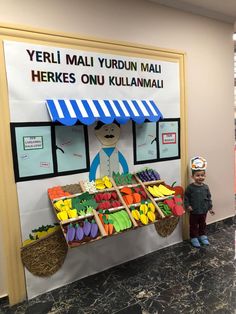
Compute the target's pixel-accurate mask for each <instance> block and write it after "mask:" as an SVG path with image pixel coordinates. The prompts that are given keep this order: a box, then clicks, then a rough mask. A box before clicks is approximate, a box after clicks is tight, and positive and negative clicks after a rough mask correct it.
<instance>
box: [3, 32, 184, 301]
mask: <svg viewBox="0 0 236 314" xmlns="http://www.w3.org/2000/svg"><path fill="white" fill-rule="evenodd" d="M2 34H3V35H2V36H1V55H0V56H1V61H2V64H3V67H4V69H3V71H1V82H2V83H3V84H2V86H3V89H2V90H1V100H2V101H4V103H5V104H8V105H9V107H8V110H9V114H8V110H5V111H4V112H3V113H4V114H3V117H4V118H5V119H4V120H3V121H5V122H4V124H2V125H1V129H0V131H1V132H0V133H5V134H7V136H6V137H5V139H4V138H3V137H1V147H2V146H3V145H5V146H7V153H8V156H7V158H5V159H4V162H3V164H2V166H1V167H6V168H7V169H9V168H11V167H12V164H10V163H9V162H6V160H7V159H8V160H10V161H11V162H13V161H12V159H11V155H10V154H9V152H10V153H11V151H12V148H13V152H14V144H13V147H11V141H10V132H9V123H13V124H14V123H15V124H16V123H25V124H26V127H27V128H26V129H25V128H21V127H19V128H15V131H14V136H15V138H14V141H15V150H16V151H18V153H17V158H15V159H14V166H15V169H16V168H17V167H18V177H19V178H20V177H21V178H24V177H25V178H30V177H31V178H34V179H37V180H34V181H29V180H28V182H27V181H25V182H24V181H22V182H18V183H17V185H16V186H15V187H14V188H15V192H16V194H15V195H13V196H12V195H11V197H10V196H7V197H6V200H4V201H3V203H4V202H5V204H6V208H9V207H10V205H11V204H12V202H16V203H17V199H18V204H19V208H18V210H19V213H16V212H15V213H14V216H15V217H18V215H19V216H20V228H19V226H18V227H17V228H14V239H15V238H17V237H18V238H20V234H22V235H23V240H24V237H25V236H26V235H27V234H28V233H29V232H30V230H31V229H32V228H35V227H36V226H35V224H37V223H42V224H47V223H51V222H53V221H54V216H53V213H52V211H51V208H50V204H49V202H48V198H47V189H48V188H49V187H51V186H54V185H58V183H60V184H67V183H68V182H70V183H74V182H78V181H79V180H80V179H83V180H85V179H88V161H89V160H92V159H93V158H94V157H95V156H96V154H97V152H98V151H99V149H100V148H101V145H100V143H98V141H97V139H96V137H95V135H94V131H93V127H94V126H91V127H90V128H88V137H87V138H86V135H85V133H84V132H82V127H81V126H78V127H77V128H74V129H73V127H69V128H68V129H67V131H66V132H64V130H65V129H63V130H62V127H61V126H56V127H55V128H54V134H53V137H51V139H50V136H49V128H48V126H47V127H46V126H44V127H40V126H36V128H32V126H30V125H28V126H27V124H28V123H37V124H40V123H49V122H50V116H49V114H48V111H47V108H46V104H45V103H46V100H47V99H63V100H68V99H102V100H105V99H115V100H132V99H133V98H134V95H135V99H140V100H143V99H144V100H145V99H152V100H154V101H155V102H156V103H157V105H158V108H159V110H160V112H161V114H162V115H163V118H164V120H163V121H161V122H159V123H158V125H159V126H157V124H155V126H154V124H153V125H152V122H150V124H149V125H150V127H148V128H147V130H146V131H145V132H144V134H145V135H150V134H151V136H152V140H151V142H152V141H153V140H154V142H153V143H152V144H149V149H150V147H151V148H152V154H153V158H152V160H156V158H158V163H156V164H155V167H156V170H158V171H159V172H160V173H161V175H162V177H164V178H165V179H167V181H171V180H173V178H175V179H177V181H178V182H179V183H181V181H182V183H183V181H184V177H185V176H184V173H185V171H184V167H185V164H186V160H185V159H186V155H185V150H186V145H185V141H186V140H185V137H184V134H185V132H181V134H180V133H179V130H180V129H181V130H185V109H184V54H183V53H178V52H174V51H165V50H163V49H158V48H155V47H146V46H137V45H133V44H128V43H123V44H120V43H115V42H106V41H95V40H91V39H89V40H88V39H86V38H74V37H73V38H72V37H67V36H62V35H58V36H57V35H55V34H54V35H53V34H43V33H40V32H24V31H23V30H17V31H14V36H12V30H10V31H8V30H6V29H5V30H4V32H3V33H2ZM4 115H5V116H4ZM168 119H173V121H174V122H173V125H172V124H171V123H172V122H171V123H170V121H168ZM151 126H154V127H153V128H152V127H151ZM158 130H159V131H158ZM136 131H137V132H136V134H137V135H138V137H137V138H136V143H137V142H138V143H141V142H142V141H143V140H145V139H144V138H143V137H145V135H143V134H141V132H139V131H138V129H136ZM150 132H151V133H150ZM66 133H67V136H66V135H65V134H66ZM132 134H133V132H132V124H130V123H128V124H127V125H125V126H123V127H122V129H121V137H120V139H119V142H118V143H117V149H119V150H120V151H122V154H123V156H124V158H125V159H126V161H127V163H128V165H129V171H130V172H134V171H135V170H138V167H140V166H139V165H135V163H134V150H132V149H131V148H132V147H133V137H132ZM154 136H155V138H153V137H154ZM52 138H53V139H52ZM6 139H8V141H7V142H6ZM155 139H156V141H155ZM157 139H158V141H157ZM56 142H57V143H59V145H57V146H58V149H56V153H55V149H54V148H53V145H54V143H56ZM72 144H73V145H72ZM86 145H88V153H87V151H86V149H87V147H86ZM152 145H153V147H152ZM72 146H73V147H74V148H75V150H72ZM166 147H167V148H168V152H167V151H166V149H165V148H166ZM180 148H181V150H180ZM51 155H52V156H54V157H51ZM75 155H76V156H75ZM75 157H76V161H75V160H74V158H75ZM53 158H54V159H53ZM136 159H137V161H143V162H145V164H146V166H148V165H149V163H150V162H152V160H151V159H150V157H149V156H148V155H147V153H146V149H145V150H144V149H143V150H141V149H139V150H138V155H137V156H136ZM31 160H34V161H32V162H31ZM53 162H54V164H53ZM16 163H17V164H18V165H17V167H16V165H15V164H16ZM35 163H37V166H36V167H35ZM25 164H28V166H27V167H26V166H25ZM40 165H41V166H40ZM75 168H77V170H78V169H80V170H82V171H81V172H80V174H79V175H78V176H75V175H72V174H71V173H70V172H71V171H72V172H73V171H74V170H76V169H75ZM1 170H3V173H5V172H4V169H3V168H2V169H1ZM9 173H11V176H14V175H13V173H12V172H10V171H9ZM55 174H57V175H58V174H60V176H55ZM68 174H69V175H70V176H68ZM44 175H49V176H51V177H50V178H48V179H46V178H44V179H42V177H41V178H40V176H44ZM11 179H12V178H11ZM19 181H20V180H19ZM10 182H11V183H10ZM5 186H6V187H9V186H11V188H10V190H12V189H13V186H12V181H11V180H8V178H5ZM29 189H30V190H31V191H32V193H30V194H29V192H28V191H29ZM3 190H5V188H4V189H3ZM6 195H7V194H6ZM13 208H15V206H13ZM13 211H14V209H11V210H10V211H9V212H8V213H7V217H4V219H5V220H6V225H8V223H9V221H10V217H12V216H13ZM10 238H11V239H12V240H11V241H14V239H13V235H11V237H10ZM132 238H133V235H128V234H127V235H126V236H125V238H124V239H123V241H126V243H132V242H133V240H132V241H131V239H132ZM148 238H149V240H148ZM150 239H151V240H150ZM176 240H177V241H178V240H179V237H177V238H174V237H173V238H171V239H170V242H171V241H172V242H175V241H176ZM119 241H120V240H119V239H118V238H117V240H116V239H115V238H114V239H113V242H106V241H104V244H101V242H100V244H99V247H98V246H96V245H93V248H91V247H90V248H89V247H88V248H86V247H84V248H83V250H80V251H78V253H74V254H70V256H68V260H67V262H66V264H65V265H64V266H63V268H62V269H61V270H60V271H59V272H58V273H57V274H56V276H55V277H53V278H52V279H48V280H44V281H43V284H39V282H40V283H42V282H41V281H39V280H38V279H37V278H35V277H34V276H32V275H31V274H29V273H28V272H27V271H26V287H27V289H28V297H29V298H31V297H33V296H35V295H37V294H40V293H43V292H45V291H48V290H50V289H53V288H55V287H58V286H60V285H64V284H66V283H68V282H71V281H74V280H76V279H78V278H82V277H84V275H89V274H92V273H94V272H95V271H100V270H102V269H105V268H108V267H112V266H113V265H114V264H117V263H121V262H122V261H125V260H128V259H133V258H135V257H137V256H140V255H143V254H145V253H146V252H147V247H146V245H145V241H151V244H150V242H149V245H148V247H149V248H150V250H156V249H158V248H159V247H160V246H164V245H169V244H170V242H169V241H167V242H166V241H165V240H162V239H159V238H158V241H156V233H155V232H154V229H151V228H149V229H148V228H147V231H146V235H145V237H142V240H137V238H136V247H133V246H130V247H129V248H128V250H127V251H126V250H124V251H123V252H122V250H121V252H120V255H119V251H120V250H118V251H116V253H115V254H112V259H108V260H106V261H104V260H102V259H101V262H99V263H98V264H96V265H93V264H89V263H87V262H86V261H87V256H88V254H89V255H90V260H91V261H92V260H94V261H95V260H96V261H97V255H98V254H101V252H102V254H103V256H105V255H106V254H105V252H106V251H109V250H111V247H116V245H117V244H118V242H119ZM105 242H106V243H105ZM10 246H11V243H9V247H10ZM14 247H15V243H14ZM18 247H19V248H20V241H19V243H18ZM120 247H121V248H124V245H123V244H122V245H121V244H120ZM99 252H100V253H99ZM14 254H15V253H14ZM14 254H13V252H12V256H14ZM18 258H19V256H18ZM79 263H81V264H83V268H82V267H77V268H76V269H74V268H73V267H71V265H78V264H79ZM14 273H15V272H14ZM18 273H19V274H20V272H18ZM20 280H21V281H23V277H21V278H20Z"/></svg>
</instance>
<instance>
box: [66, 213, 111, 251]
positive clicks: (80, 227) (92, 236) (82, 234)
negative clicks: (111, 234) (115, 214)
mask: <svg viewBox="0 0 236 314" xmlns="http://www.w3.org/2000/svg"><path fill="white" fill-rule="evenodd" d="M60 226H61V229H62V232H63V234H64V237H65V239H66V242H67V245H68V247H69V248H74V247H78V246H81V245H84V244H88V243H92V242H94V241H97V240H100V239H102V238H103V237H104V236H106V233H105V230H104V228H103V226H102V224H101V221H100V219H99V218H98V216H97V213H94V214H93V215H90V216H89V217H78V218H77V219H76V220H74V221H73V222H67V221H63V222H61V223H60ZM73 228H74V230H72V229H73Z"/></svg>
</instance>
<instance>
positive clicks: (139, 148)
mask: <svg viewBox="0 0 236 314" xmlns="http://www.w3.org/2000/svg"><path fill="white" fill-rule="evenodd" d="M133 145H134V164H135V165H137V164H145V163H153V162H160V161H168V160H173V159H179V158H180V119H174V118H173V119H162V120H160V121H159V122H156V123H155V122H146V123H143V124H133Z"/></svg>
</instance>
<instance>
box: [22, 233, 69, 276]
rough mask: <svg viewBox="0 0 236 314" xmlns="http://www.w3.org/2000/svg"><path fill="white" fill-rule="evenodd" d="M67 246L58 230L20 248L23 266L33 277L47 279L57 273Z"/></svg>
mask: <svg viewBox="0 0 236 314" xmlns="http://www.w3.org/2000/svg"><path fill="white" fill-rule="evenodd" d="M67 251H68V246H67V243H66V241H65V238H64V236H63V233H62V230H61V229H59V230H57V231H55V232H52V233H51V234H48V235H47V236H45V237H42V238H40V239H39V240H36V241H34V242H32V243H30V244H28V245H26V246H23V247H22V248H21V259H22V262H23V264H24V266H25V267H26V268H27V269H28V271H29V272H31V273H32V274H33V275H35V276H39V277H49V276H51V275H53V274H54V273H55V272H57V271H58V270H59V269H60V268H61V266H62V264H63V263H64V260H65V258H66V255H67Z"/></svg>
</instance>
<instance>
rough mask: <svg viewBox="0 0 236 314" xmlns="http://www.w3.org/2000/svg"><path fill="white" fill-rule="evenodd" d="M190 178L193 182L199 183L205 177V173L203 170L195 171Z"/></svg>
mask: <svg viewBox="0 0 236 314" xmlns="http://www.w3.org/2000/svg"><path fill="white" fill-rule="evenodd" d="M192 178H193V180H194V182H195V183H197V184H199V185H201V184H202V183H203V182H204V180H205V178H206V173H205V171H204V170H199V171H195V172H194V173H193V175H192Z"/></svg>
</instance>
